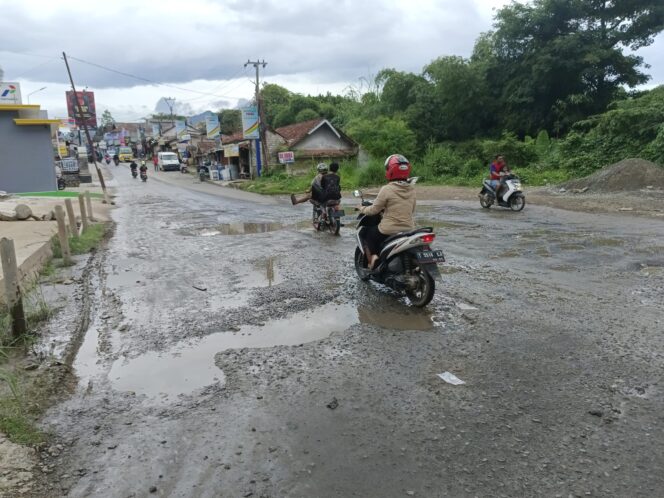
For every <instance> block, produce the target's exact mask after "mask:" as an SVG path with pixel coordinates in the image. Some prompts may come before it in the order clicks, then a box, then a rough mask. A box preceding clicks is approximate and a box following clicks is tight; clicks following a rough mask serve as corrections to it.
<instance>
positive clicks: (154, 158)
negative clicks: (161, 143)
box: [152, 154, 159, 171]
mask: <svg viewBox="0 0 664 498" xmlns="http://www.w3.org/2000/svg"><path fill="white" fill-rule="evenodd" d="M152 163H153V164H154V170H155V171H159V157H158V154H152Z"/></svg>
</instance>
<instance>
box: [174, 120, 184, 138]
mask: <svg viewBox="0 0 664 498" xmlns="http://www.w3.org/2000/svg"><path fill="white" fill-rule="evenodd" d="M186 133H187V123H185V122H184V121H181V120H179V121H176V122H175V136H176V137H177V138H178V140H181V139H183V138H184V136H185V135H186Z"/></svg>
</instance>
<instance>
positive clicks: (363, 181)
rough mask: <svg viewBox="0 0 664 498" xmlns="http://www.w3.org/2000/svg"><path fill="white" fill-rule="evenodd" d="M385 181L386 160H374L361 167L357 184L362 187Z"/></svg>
mask: <svg viewBox="0 0 664 498" xmlns="http://www.w3.org/2000/svg"><path fill="white" fill-rule="evenodd" d="M383 183H385V166H384V162H382V161H378V160H373V161H370V162H369V164H367V165H366V166H363V167H362V168H360V169H359V172H358V175H357V184H358V185H359V186H360V187H369V186H373V185H381V184H383Z"/></svg>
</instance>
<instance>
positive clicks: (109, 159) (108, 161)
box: [105, 156, 111, 166]
mask: <svg viewBox="0 0 664 498" xmlns="http://www.w3.org/2000/svg"><path fill="white" fill-rule="evenodd" d="M105 160H106V165H107V166H108V165H109V164H111V158H110V157H108V156H106V158H105Z"/></svg>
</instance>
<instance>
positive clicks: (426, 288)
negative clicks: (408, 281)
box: [406, 268, 436, 308]
mask: <svg viewBox="0 0 664 498" xmlns="http://www.w3.org/2000/svg"><path fill="white" fill-rule="evenodd" d="M413 276H414V277H416V278H417V285H416V287H415V288H414V289H408V290H406V296H407V297H408V299H409V300H410V304H412V305H413V306H415V307H417V308H422V307H424V306H426V305H427V304H429V303H430V302H431V300H432V299H433V295H434V293H435V292H436V283H435V282H434V281H433V279H432V278H431V275H429V274H428V273H427V272H426V271H424V270H422V268H418V269H417V270H416V271H414V272H413Z"/></svg>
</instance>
